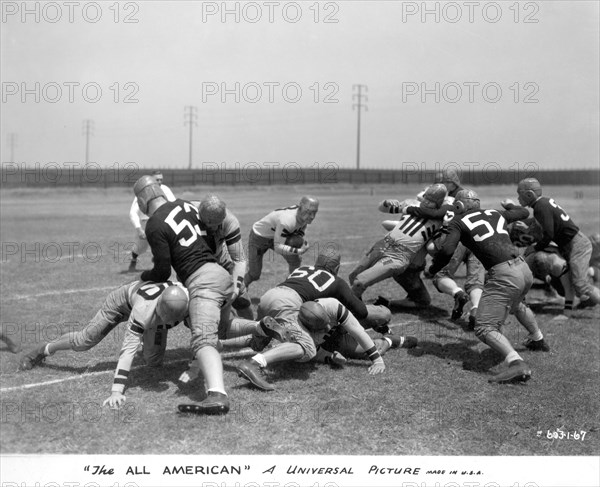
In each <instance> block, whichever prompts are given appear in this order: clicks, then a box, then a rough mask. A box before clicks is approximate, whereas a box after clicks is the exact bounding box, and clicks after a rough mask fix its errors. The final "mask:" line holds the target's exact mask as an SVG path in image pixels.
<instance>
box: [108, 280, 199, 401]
mask: <svg viewBox="0 0 600 487" xmlns="http://www.w3.org/2000/svg"><path fill="white" fill-rule="evenodd" d="M168 284H171V285H170V286H167V287H166V288H164V289H163V290H162V291H160V290H157V288H160V287H161V285H158V284H155V283H149V284H146V285H144V286H142V288H140V290H141V291H142V293H141V295H142V296H144V299H147V300H148V298H146V297H145V296H150V297H151V298H152V297H153V298H152V299H151V300H153V301H154V302H155V303H156V304H155V306H154V312H153V313H152V315H151V316H150V317H149V318H148V319H146V320H141V321H139V320H138V317H137V316H136V317H135V318H134V319H133V320H132V319H131V315H130V320H129V322H128V325H129V326H128V327H127V331H126V332H125V337H124V339H123V346H122V347H121V352H120V353H119V361H118V362H117V368H116V370H115V375H114V379H113V385H112V389H111V395H110V397H109V398H108V399H106V400H105V401H104V403H103V404H102V405H103V406H105V405H108V406H109V407H110V408H112V409H119V408H120V407H121V405H122V404H123V403H124V402H125V400H126V397H125V395H124V394H123V392H124V391H125V386H126V385H127V379H128V377H129V371H130V370H131V364H132V363H133V359H134V358H135V354H136V352H137V350H138V348H139V347H140V346H143V350H144V354H145V356H146V365H149V366H151V367H157V366H159V365H162V360H163V357H164V354H165V349H166V346H167V331H166V330H167V329H168V328H169V327H171V326H173V325H172V323H174V324H176V323H178V322H179V321H181V320H182V319H183V318H184V317H186V316H187V315H188V303H189V298H188V293H187V290H186V289H185V288H184V287H183V286H181V285H179V283H176V284H177V285H173V283H168ZM158 294H160V296H159V297H158V299H157V298H156V295H158ZM148 301H150V300H148ZM146 308H147V310H146V314H148V311H149V310H150V309H151V308H152V305H147V306H146ZM132 314H133V313H132ZM160 322H164V323H160ZM163 329H164V332H163Z"/></svg>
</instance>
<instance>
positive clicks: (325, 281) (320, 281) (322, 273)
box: [288, 267, 335, 291]
mask: <svg viewBox="0 0 600 487" xmlns="http://www.w3.org/2000/svg"><path fill="white" fill-rule="evenodd" d="M307 276H308V277H307ZM303 277H306V280H307V281H308V282H310V283H311V284H312V285H313V287H314V288H315V289H316V290H317V291H325V289H327V288H328V287H329V286H330V285H331V284H332V283H333V282H334V281H335V277H333V276H332V275H331V274H330V273H329V272H327V271H326V270H324V269H310V268H308V269H306V267H304V268H302V267H299V268H298V269H296V270H295V271H294V272H292V273H291V274H290V275H289V276H288V279H293V278H296V279H298V278H303Z"/></svg>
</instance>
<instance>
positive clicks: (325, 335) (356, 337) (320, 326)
mask: <svg viewBox="0 0 600 487" xmlns="http://www.w3.org/2000/svg"><path fill="white" fill-rule="evenodd" d="M298 319H299V320H300V323H301V324H302V325H303V326H304V327H305V328H306V329H307V330H308V331H309V332H310V333H311V335H312V337H313V340H314V341H315V345H317V356H316V357H315V360H316V361H317V362H323V363H328V364H330V365H332V366H334V367H335V366H338V367H339V366H342V365H343V364H344V363H345V362H346V358H356V359H365V358H368V359H370V360H371V362H373V365H371V366H370V367H369V374H371V375H376V374H380V373H382V372H383V371H384V370H385V364H384V363H383V359H382V358H381V357H382V356H383V355H384V354H385V353H386V352H387V351H388V350H389V349H390V348H399V347H402V348H414V347H416V346H417V339H416V338H415V337H410V336H408V337H404V336H400V335H392V334H385V335H383V337H382V338H376V339H375V340H373V339H372V338H371V337H370V336H369V335H368V334H367V332H366V331H365V329H364V328H363V327H362V326H361V324H360V323H359V322H358V320H357V319H356V318H355V316H354V315H353V314H352V313H351V312H350V311H349V310H348V308H346V307H345V306H344V305H343V304H342V303H340V302H339V301H338V300H337V299H335V298H322V299H317V300H315V301H308V302H306V303H304V304H302V306H301V307H300V312H299V313H298Z"/></svg>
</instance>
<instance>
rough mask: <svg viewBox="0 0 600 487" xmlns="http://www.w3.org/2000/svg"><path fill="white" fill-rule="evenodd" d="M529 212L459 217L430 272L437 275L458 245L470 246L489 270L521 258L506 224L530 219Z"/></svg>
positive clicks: (517, 210) (475, 212)
mask: <svg viewBox="0 0 600 487" xmlns="http://www.w3.org/2000/svg"><path fill="white" fill-rule="evenodd" d="M528 216H529V212H528V211H527V209H526V208H522V207H520V206H511V207H510V209H508V210H504V211H497V210H471V211H468V212H467V213H464V214H462V215H457V216H456V217H454V219H453V220H452V221H451V222H450V223H449V224H448V230H447V231H448V235H446V239H445V240H444V242H443V244H442V247H441V249H440V251H439V252H438V253H437V254H436V255H435V257H434V259H433V265H432V267H431V268H430V272H432V273H435V272H437V271H439V270H440V269H441V268H442V267H444V266H445V265H446V264H447V263H448V262H449V261H450V259H451V257H452V254H453V253H454V250H455V249H456V246H457V245H458V242H462V244H463V245H464V246H465V247H467V248H468V249H469V250H471V252H473V254H474V255H475V257H477V259H478V260H479V261H480V262H481V263H482V264H483V266H484V267H485V268H486V270H487V269H490V268H491V267H493V266H495V265H496V264H500V263H502V262H506V261H508V260H511V259H514V258H515V257H518V256H519V255H520V253H519V251H518V249H517V248H516V247H515V246H514V245H513V243H512V242H511V240H510V236H509V234H508V230H507V223H509V222H513V221H516V220H521V219H523V218H527V217H528Z"/></svg>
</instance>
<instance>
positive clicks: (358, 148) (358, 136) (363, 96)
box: [352, 85, 369, 169]
mask: <svg viewBox="0 0 600 487" xmlns="http://www.w3.org/2000/svg"><path fill="white" fill-rule="evenodd" d="M353 89H358V94H355V95H352V100H354V99H355V98H358V103H353V104H352V109H354V108H355V107H356V108H358V128H357V133H356V169H360V112H361V110H362V109H363V108H364V109H365V110H367V111H368V110H369V108H368V107H367V105H364V104H363V98H364V99H365V102H368V101H369V99H368V98H367V95H363V94H362V90H363V89H364V90H365V91H368V88H367V86H366V85H354V86H353Z"/></svg>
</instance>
